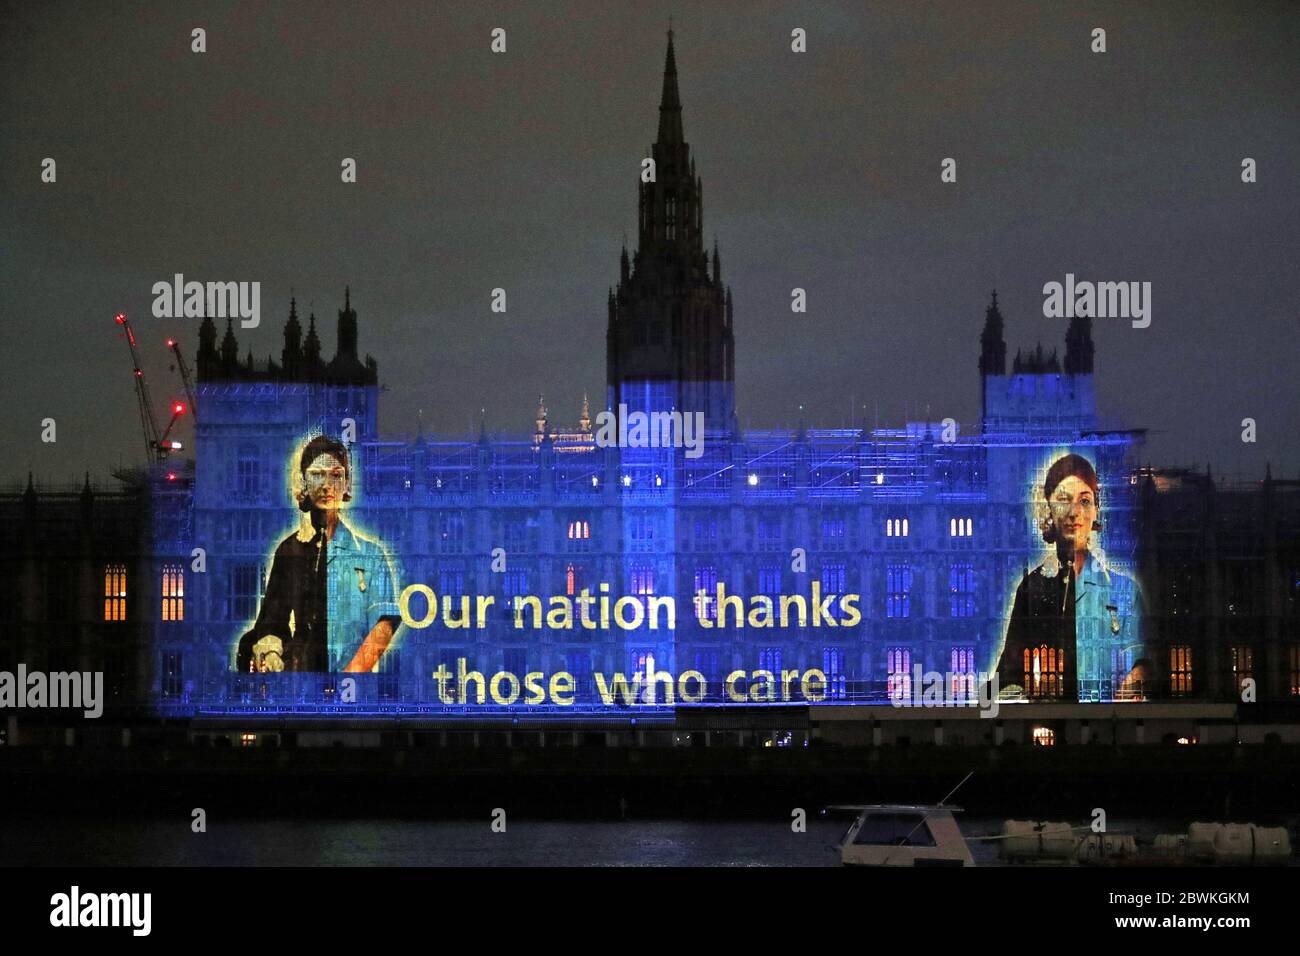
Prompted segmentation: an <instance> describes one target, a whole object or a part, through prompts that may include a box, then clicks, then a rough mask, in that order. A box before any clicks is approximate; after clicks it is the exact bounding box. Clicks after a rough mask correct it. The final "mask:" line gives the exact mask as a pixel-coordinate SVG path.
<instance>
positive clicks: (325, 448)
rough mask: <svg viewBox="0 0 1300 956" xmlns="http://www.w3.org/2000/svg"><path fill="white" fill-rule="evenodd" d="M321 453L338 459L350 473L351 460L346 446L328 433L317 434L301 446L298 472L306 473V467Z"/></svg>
mask: <svg viewBox="0 0 1300 956" xmlns="http://www.w3.org/2000/svg"><path fill="white" fill-rule="evenodd" d="M321 455H333V456H334V457H335V458H337V459H338V460H339V464H341V465H342V466H343V467H344V468H345V469H347V472H348V474H349V475H350V474H352V461H351V456H350V455H348V446H347V445H345V444H343V442H341V441H339V440H338V439H337V438H330V436H329V435H317V436H316V437H315V438H313V439H312V440H311V441H309V442H307V444H306V445H305V446H303V449H302V457H301V458H299V459H298V473H299V474H300V475H306V474H307V467H308V466H309V465H310V464H311V463H312V462H313V461H315V460H316V459H317V458H319V457H320V456H321Z"/></svg>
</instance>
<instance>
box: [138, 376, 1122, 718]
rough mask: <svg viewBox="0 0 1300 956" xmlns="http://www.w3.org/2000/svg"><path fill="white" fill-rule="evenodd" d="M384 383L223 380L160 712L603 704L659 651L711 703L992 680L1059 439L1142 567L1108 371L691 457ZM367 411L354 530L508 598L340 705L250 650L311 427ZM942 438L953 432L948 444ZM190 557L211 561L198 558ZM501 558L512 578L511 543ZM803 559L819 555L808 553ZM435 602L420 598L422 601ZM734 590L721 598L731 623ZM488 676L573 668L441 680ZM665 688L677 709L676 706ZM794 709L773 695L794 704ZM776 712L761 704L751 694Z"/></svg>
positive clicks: (1036, 548)
mask: <svg viewBox="0 0 1300 956" xmlns="http://www.w3.org/2000/svg"><path fill="white" fill-rule="evenodd" d="M377 400H378V389H377V388H376V387H375V386H359V387H344V386H327V385H319V384H308V383H294V384H277V383H269V382H253V383H237V382H232V383H221V382H216V383H209V384H206V385H204V386H202V387H201V391H200V395H199V406H200V409H201V414H200V419H199V426H198V435H197V442H196V445H197V449H196V469H195V479H194V487H193V492H192V496H191V497H190V498H189V500H188V502H186V503H185V504H184V505H183V506H182V509H181V510H182V511H184V512H186V513H185V514H183V515H182V516H181V517H180V518H178V519H177V520H172V521H168V522H165V523H163V522H160V523H159V528H166V529H167V531H166V532H165V534H166V535H168V536H169V537H170V539H169V540H159V541H158V542H157V547H156V553H157V554H158V555H160V557H159V561H160V562H163V563H167V564H170V565H176V566H179V565H183V566H184V568H185V575H184V587H185V613H184V619H183V620H181V621H164V622H160V624H159V628H158V654H159V667H158V677H157V680H156V681H155V689H156V692H157V699H158V703H159V707H160V709H162V710H163V711H164V712H168V713H190V714H193V713H205V712H206V713H218V712H229V711H241V712H242V711H257V712H272V713H273V712H280V711H284V712H291V713H316V712H320V713H353V714H355V713H398V712H406V713H412V712H423V713H459V712H465V711H467V710H474V711H487V712H502V713H505V712H518V711H519V710H521V709H522V710H529V709H532V710H540V709H549V710H551V711H553V712H556V713H566V712H568V713H579V712H584V711H585V712H587V713H590V712H591V711H597V712H605V713H608V712H610V711H611V708H610V707H608V706H607V705H605V704H604V703H603V702H602V701H601V699H600V697H599V695H598V693H597V690H596V687H595V684H594V675H595V674H596V673H601V674H603V675H605V676H606V678H607V679H609V678H610V677H611V676H612V675H613V674H615V673H623V674H624V675H627V676H628V677H629V679H630V678H631V677H632V676H633V675H634V674H636V673H637V672H638V670H640V671H641V672H642V673H644V669H645V667H646V666H647V664H648V659H649V658H653V660H654V663H655V667H656V668H657V669H658V670H664V671H669V672H672V673H673V674H674V675H676V674H679V673H680V672H682V671H686V670H695V671H698V672H700V674H701V675H702V676H703V677H704V678H705V679H706V681H707V686H708V690H709V697H708V700H709V701H711V702H713V701H716V702H727V701H729V700H733V698H730V697H728V696H726V695H725V694H724V693H723V690H724V681H725V679H726V677H727V676H728V675H729V674H731V673H733V672H734V671H736V670H741V671H744V672H745V673H746V675H747V676H746V678H745V679H742V680H741V681H740V682H739V684H738V686H739V687H740V688H742V696H744V690H743V689H744V688H745V687H746V686H747V680H748V675H749V674H750V673H751V672H753V671H755V670H764V671H770V672H772V673H774V674H777V675H779V674H780V673H781V672H782V671H798V672H800V673H803V672H806V671H808V670H810V669H815V670H818V671H821V672H822V673H823V674H824V676H825V691H824V697H825V699H827V700H829V701H833V702H846V701H877V702H878V701H882V700H885V699H887V695H888V692H889V690H890V689H891V682H892V684H896V683H897V681H898V680H900V679H901V678H900V676H899V675H904V674H908V675H910V674H911V673H912V671H913V669H914V668H915V667H916V666H918V665H919V666H921V667H923V668H924V669H925V670H935V671H940V672H945V671H964V670H973V669H984V668H987V667H989V666H990V664H991V662H993V661H996V658H997V652H998V649H999V647H1000V645H1001V642H1002V637H1003V634H1004V632H1005V628H1006V615H1007V613H1008V600H1009V595H1010V594H1011V593H1013V591H1014V588H1015V585H1016V582H1017V581H1019V580H1020V578H1021V577H1022V576H1023V574H1024V573H1025V572H1026V570H1027V569H1032V568H1033V567H1034V566H1035V565H1036V563H1037V561H1038V560H1040V559H1041V556H1042V553H1043V547H1044V546H1043V543H1042V540H1041V538H1040V537H1039V536H1038V529H1037V528H1036V526H1035V522H1034V518H1033V514H1032V509H1031V507H1030V506H1029V505H1030V497H1031V496H1032V494H1033V493H1034V492H1033V489H1034V488H1035V487H1036V486H1037V485H1038V484H1041V475H1042V472H1043V469H1044V467H1045V462H1048V461H1050V459H1051V457H1052V456H1053V455H1055V454H1059V453H1060V452H1061V451H1062V450H1070V451H1074V452H1076V453H1078V454H1082V455H1084V456H1085V457H1087V458H1088V459H1089V460H1090V461H1092V462H1093V463H1094V464H1095V466H1096V468H1097V471H1098V473H1099V475H1100V476H1101V482H1102V485H1103V491H1102V497H1103V500H1104V502H1105V509H1106V514H1105V531H1104V532H1103V533H1102V536H1103V538H1104V544H1105V549H1106V555H1107V558H1108V560H1109V561H1110V562H1112V564H1113V565H1114V566H1116V567H1117V568H1123V569H1126V570H1130V571H1131V570H1133V553H1134V538H1133V526H1134V522H1133V496H1132V494H1131V487H1130V486H1129V484H1128V475H1129V474H1130V471H1131V466H1132V452H1133V448H1134V444H1135V442H1136V441H1137V439H1138V438H1139V436H1138V435H1137V434H1136V433H1133V432H1128V431H1122V430H1106V429H1102V428H1101V427H1100V426H1099V423H1098V420H1097V417H1096V413H1095V408H1094V406H1093V399H1092V379H1091V376H1090V375H1087V376H1066V375H1063V374H1059V373H1050V374H1022V375H1011V376H1002V377H998V378H996V379H991V380H986V382H985V400H986V410H985V418H984V421H983V422H981V423H980V425H977V426H965V427H961V428H958V429H957V432H956V435H955V436H953V435H952V434H951V433H949V434H948V435H945V433H944V432H945V429H944V424H943V423H939V422H935V423H919V424H910V425H908V426H906V427H904V428H895V429H889V428H876V429H870V428H863V429H806V428H800V429H798V430H795V431H750V432H746V433H743V434H738V433H735V432H731V431H725V430H715V431H712V432H710V433H709V435H708V437H707V441H706V443H705V445H704V450H703V454H702V455H701V456H700V457H699V458H695V459H688V458H686V457H685V456H684V455H683V453H682V451H681V449H618V448H599V447H594V446H593V445H591V444H587V445H583V446H564V445H561V444H557V443H556V442H555V441H552V440H550V439H546V440H543V441H541V442H537V441H534V439H533V437H532V436H527V435H523V436H498V435H489V434H479V435H474V436H466V437H459V438H451V439H449V438H446V437H442V436H416V437H414V438H402V439H385V438H383V437H381V436H379V435H378V434H377V430H376V411H377ZM349 419H350V420H351V421H352V423H353V424H354V425H355V438H356V441H355V444H354V445H353V447H352V453H353V461H354V467H355V469H356V475H355V487H356V498H355V500H354V501H353V502H352V504H351V506H350V511H349V513H348V520H349V522H350V523H351V524H352V525H354V526H355V527H357V528H359V529H361V530H363V531H364V532H365V533H366V534H368V535H370V536H372V537H373V538H374V539H375V540H377V541H379V542H382V544H383V546H384V547H386V548H387V549H389V551H390V552H391V553H392V555H393V556H394V558H395V560H396V563H397V564H398V565H399V566H400V568H401V569H402V570H401V575H402V577H403V582H402V584H403V586H406V585H410V584H422V585H426V586H428V587H429V588H431V589H432V590H433V591H435V592H436V593H437V594H438V595H451V596H459V595H471V596H473V595H493V596H495V598H496V606H495V608H493V609H491V611H490V613H489V615H488V620H487V622H486V625H485V627H483V628H468V629H449V628H447V627H445V626H443V624H442V623H441V622H439V623H435V624H433V625H431V626H429V627H427V628H423V629H414V628H411V627H403V628H402V629H401V630H400V631H399V635H398V639H397V641H396V643H395V644H394V645H393V646H392V648H391V649H390V650H389V652H388V653H387V654H385V656H384V658H383V660H382V662H381V665H380V668H379V673H375V674H364V675H360V676H359V677H358V678H357V683H356V685H355V687H354V689H353V690H354V693H355V699H349V700H347V701H344V700H342V699H341V694H340V687H339V677H340V675H330V674H253V675H250V674H239V673H236V672H235V671H234V669H233V652H234V644H235V641H236V640H237V639H238V637H239V635H240V634H241V633H242V632H243V631H244V629H245V628H246V627H247V624H248V622H249V621H250V620H251V619H252V618H253V616H255V614H256V612H257V607H258V605H259V601H260V600H261V597H262V593H263V590H264V588H265V582H266V576H267V572H268V562H269V558H270V555H271V553H272V552H273V550H274V548H275V546H276V544H278V543H279V542H280V541H281V540H283V538H284V537H285V536H286V535H288V534H290V533H291V532H292V530H293V528H294V527H295V525H296V524H297V522H298V520H299V517H300V515H299V512H298V511H297V509H296V508H295V507H294V503H293V501H292V499H291V489H290V474H291V470H290V469H291V462H292V461H293V459H294V457H295V455H296V451H297V449H298V448H300V447H301V443H302V442H303V441H304V440H305V438H306V437H308V436H309V435H311V434H313V433H315V432H317V431H325V432H327V433H329V434H334V435H338V434H339V433H340V430H341V428H342V427H343V425H344V422H345V420H349ZM945 437H951V438H954V440H952V441H946V440H945ZM193 548H202V549H204V552H205V554H206V570H204V571H202V572H197V571H194V570H193V568H192V564H191V554H192V549H193ZM498 548H500V549H503V553H504V556H505V564H504V570H493V552H494V549H498ZM795 549H802V550H803V553H804V556H805V560H806V565H805V566H803V567H804V569H803V570H798V569H797V568H798V567H800V565H799V563H798V562H797V561H795V560H794V559H793V558H792V555H793V553H794V552H795ZM601 582H607V583H608V584H609V586H610V593H611V596H621V595H638V594H640V595H641V596H648V595H649V594H651V593H653V594H657V595H664V594H672V595H674V596H675V597H676V606H677V627H676V629H675V630H674V631H663V630H660V631H657V632H653V631H651V630H650V629H649V628H648V626H643V627H642V628H640V629H637V630H631V631H629V630H626V629H619V628H609V629H603V630H596V631H592V630H587V629H585V628H581V627H574V628H570V629H563V630H555V629H546V628H544V629H543V630H541V631H534V630H532V629H531V628H526V629H523V630H520V629H517V628H516V627H515V626H514V618H513V615H512V614H511V613H510V611H509V606H510V603H511V601H512V599H513V598H514V597H515V596H517V595H521V594H534V595H539V596H541V598H542V601H543V603H545V601H546V599H547V597H548V596H550V595H568V594H574V595H576V594H577V593H578V592H580V591H581V589H582V588H583V587H584V586H585V587H588V588H590V589H591V590H592V592H593V593H594V592H595V591H596V589H597V588H598V586H599V584H600V583H601ZM814 582H816V583H817V585H818V587H819V588H820V589H821V590H822V591H823V592H825V593H845V592H852V593H856V594H859V595H860V596H861V600H860V603H859V607H860V609H861V614H862V620H861V622H860V623H859V624H857V626H855V627H851V628H850V627H843V626H827V625H826V624H825V623H824V622H823V623H822V624H821V625H820V626H812V624H811V622H809V624H808V625H807V626H804V627H798V626H796V625H792V626H790V627H786V628H781V627H773V628H751V627H745V628H736V627H728V628H726V629H723V628H718V627H713V628H706V627H702V626H700V624H699V623H698V622H697V621H695V620H694V618H693V612H694V609H695V607H696V606H697V604H696V600H697V599H696V597H695V592H696V590H697V589H698V588H700V587H703V588H704V589H705V590H709V591H712V590H713V589H714V588H715V587H716V584H718V583H721V584H723V585H724V586H725V587H726V589H727V591H728V592H729V593H732V594H736V595H739V596H741V598H742V599H744V600H747V601H748V600H749V599H751V598H752V597H753V596H754V595H759V594H769V595H772V596H774V597H775V596H778V595H781V594H786V595H793V594H802V595H805V596H806V595H809V594H810V591H811V588H812V585H813V583H814ZM417 603H418V602H417ZM714 603H715V602H713V601H709V602H707V603H706V604H705V605H704V608H705V611H704V613H706V614H715V613H716V611H717V609H716V606H714V607H710V605H712V604H714ZM462 658H464V659H466V660H467V661H468V662H469V666H470V667H471V668H473V669H476V670H478V671H480V672H482V673H484V674H485V675H487V674H491V673H492V672H495V671H498V670H504V671H510V672H512V673H515V674H520V675H522V674H524V673H526V672H528V671H540V672H542V673H544V674H548V675H549V674H551V673H554V672H556V671H567V672H569V673H571V674H573V675H574V676H575V678H576V679H577V683H578V688H577V693H576V695H575V697H576V699H575V703H574V704H573V705H571V706H568V707H555V706H552V705H546V707H545V708H543V707H532V708H530V707H528V705H526V704H523V703H516V704H514V705H512V706H510V707H502V706H500V705H494V704H492V703H491V702H490V701H489V702H488V703H486V704H485V705H483V707H482V708H479V707H478V706H477V705H472V704H466V703H464V702H462V701H455V702H453V703H451V704H447V703H444V702H443V701H442V700H440V699H439V696H438V694H437V692H436V690H437V689H436V686H435V682H434V680H433V678H432V674H433V672H434V671H435V670H436V669H437V668H438V667H439V665H445V666H446V667H447V668H448V669H449V670H454V669H455V668H456V666H457V662H458V661H459V660H460V659H462ZM662 697H663V694H662V690H661V691H660V703H661V704H662ZM777 699H778V700H780V697H778V698H777ZM758 700H759V702H764V701H763V698H761V697H760V698H758Z"/></svg>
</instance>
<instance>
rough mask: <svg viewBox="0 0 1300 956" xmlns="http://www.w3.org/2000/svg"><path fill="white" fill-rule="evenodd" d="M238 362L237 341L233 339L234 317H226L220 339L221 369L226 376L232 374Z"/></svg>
mask: <svg viewBox="0 0 1300 956" xmlns="http://www.w3.org/2000/svg"><path fill="white" fill-rule="evenodd" d="M238 364H239V343H238V342H237V341H236V340H235V322H234V319H231V318H227V319H226V334H225V336H223V337H222V339H221V371H222V373H223V374H225V375H226V376H227V377H228V376H231V375H233V374H234V371H235V366H236V365H238Z"/></svg>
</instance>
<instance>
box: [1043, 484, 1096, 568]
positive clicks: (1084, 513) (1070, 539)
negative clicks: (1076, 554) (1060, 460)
mask: <svg viewBox="0 0 1300 956" xmlns="http://www.w3.org/2000/svg"><path fill="white" fill-rule="evenodd" d="M1047 504H1048V507H1050V508H1051V509H1052V523H1053V524H1054V525H1055V526H1056V533H1057V535H1058V540H1059V541H1061V542H1062V543H1064V544H1066V545H1068V546H1069V547H1070V548H1071V549H1073V550H1074V551H1082V550H1084V549H1085V548H1087V547H1088V538H1089V537H1090V536H1091V535H1092V524H1093V522H1094V521H1096V520H1097V496H1096V495H1095V494H1093V491H1092V488H1090V487H1089V486H1088V484H1087V482H1085V481H1083V480H1082V479H1080V478H1077V477H1075V476H1074V475H1070V476H1069V477H1067V478H1066V479H1065V480H1063V481H1062V482H1061V483H1060V484H1059V485H1057V486H1056V488H1055V489H1053V491H1052V495H1051V497H1050V498H1049V499H1048V502H1047Z"/></svg>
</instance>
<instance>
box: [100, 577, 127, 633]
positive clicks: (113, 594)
mask: <svg viewBox="0 0 1300 956" xmlns="http://www.w3.org/2000/svg"><path fill="white" fill-rule="evenodd" d="M104 620H106V621H125V620H126V565H125V564H110V565H107V566H106V567H105V568H104Z"/></svg>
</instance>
